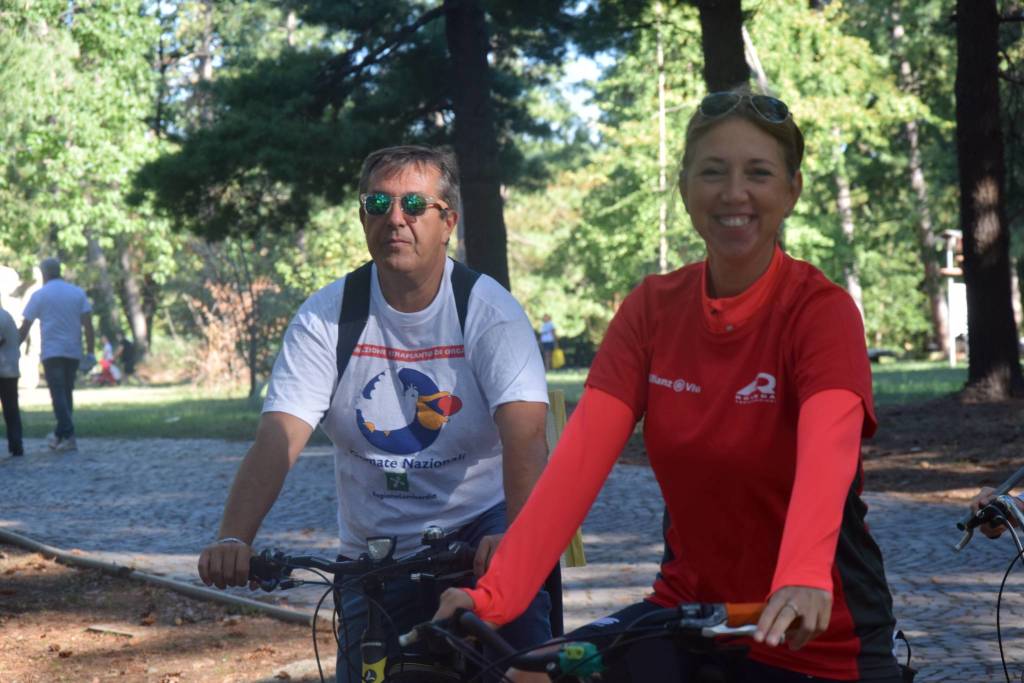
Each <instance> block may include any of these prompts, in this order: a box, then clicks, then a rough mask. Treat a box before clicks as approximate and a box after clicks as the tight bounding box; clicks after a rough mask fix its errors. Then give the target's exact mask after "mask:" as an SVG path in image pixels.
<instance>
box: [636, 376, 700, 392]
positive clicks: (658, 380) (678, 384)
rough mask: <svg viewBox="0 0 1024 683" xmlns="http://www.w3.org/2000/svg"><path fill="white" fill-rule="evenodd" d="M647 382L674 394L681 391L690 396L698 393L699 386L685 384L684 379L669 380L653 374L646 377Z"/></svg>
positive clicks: (689, 383)
mask: <svg viewBox="0 0 1024 683" xmlns="http://www.w3.org/2000/svg"><path fill="white" fill-rule="evenodd" d="M647 381H648V382H650V383H651V384H657V385H658V386H659V387H667V388H669V389H671V390H672V391H674V392H676V393H680V392H683V391H689V392H690V393H691V394H699V393H700V385H699V384H693V383H692V382H687V381H686V380H684V379H677V380H671V379H666V378H664V377H658V376H657V375H655V374H654V373H653V372H652V373H651V374H649V375H648V376H647Z"/></svg>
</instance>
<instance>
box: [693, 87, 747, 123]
mask: <svg viewBox="0 0 1024 683" xmlns="http://www.w3.org/2000/svg"><path fill="white" fill-rule="evenodd" d="M739 101H740V95H737V94H736V93H731V92H716V93H711V94H710V95H708V96H707V97H705V98H704V99H703V100H701V101H700V111H701V113H702V114H704V116H707V117H710V118H715V117H716V116H723V115H725V114H728V113H729V112H731V111H732V110H733V109H735V108H736V105H737V104H739Z"/></svg>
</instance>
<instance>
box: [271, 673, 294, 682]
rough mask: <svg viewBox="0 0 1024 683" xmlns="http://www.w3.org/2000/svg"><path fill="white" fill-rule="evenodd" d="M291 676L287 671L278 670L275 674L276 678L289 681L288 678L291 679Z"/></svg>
mask: <svg viewBox="0 0 1024 683" xmlns="http://www.w3.org/2000/svg"><path fill="white" fill-rule="evenodd" d="M291 677H292V675H291V674H290V673H288V672H287V671H278V672H277V673H276V674H274V678H278V679H280V680H282V681H287V680H289V679H291Z"/></svg>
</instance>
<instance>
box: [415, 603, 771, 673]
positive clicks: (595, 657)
mask: <svg viewBox="0 0 1024 683" xmlns="http://www.w3.org/2000/svg"><path fill="white" fill-rule="evenodd" d="M764 607H765V603H763V602H759V603H689V604H683V605H679V606H678V607H669V608H665V609H661V610H656V611H654V612H650V613H648V614H646V615H644V616H643V617H642V619H641V620H639V622H638V623H635V624H633V625H630V627H629V628H627V629H626V631H625V633H624V635H626V636H628V635H630V632H631V631H633V632H634V634H635V635H641V634H643V635H648V634H650V633H651V632H652V631H659V630H660V631H664V633H665V635H673V634H680V635H686V636H689V637H691V638H718V637H722V636H734V637H738V636H752V635H754V631H755V630H756V628H757V627H756V624H757V621H758V619H759V618H760V617H761V612H762V611H763V610H764ZM435 631H442V632H449V633H450V634H451V635H453V636H456V637H458V636H463V635H469V636H473V637H475V638H477V639H479V640H480V641H482V642H483V643H485V644H486V645H489V646H490V647H491V648H493V649H494V651H495V652H497V653H498V654H499V658H500V660H501V661H503V662H505V663H507V665H508V666H511V667H515V668H516V669H520V670H522V671H534V672H543V673H547V674H549V675H551V677H552V678H555V677H556V676H559V675H569V676H583V677H586V676H590V675H593V674H594V673H598V672H599V671H600V670H601V668H602V667H603V665H602V663H601V659H600V653H599V652H598V650H597V646H596V645H594V644H593V643H590V642H587V641H576V642H572V641H570V642H561V643H557V646H558V647H557V649H552V650H549V651H546V652H532V653H530V652H527V653H516V652H515V651H514V650H513V648H512V646H511V645H509V644H508V642H507V641H505V639H504V638H502V637H501V635H500V634H498V632H497V631H495V630H494V629H493V628H491V627H490V626H488V625H487V624H486V623H484V622H483V621H482V620H481V619H480V618H479V617H478V616H476V615H475V614H473V612H470V611H468V610H464V609H458V610H456V612H455V614H454V615H453V616H452V617H451V618H450V619H443V620H441V621H438V622H427V623H424V624H419V625H418V626H415V627H414V628H413V629H412V630H411V631H410V632H409V633H406V634H404V635H402V636H399V639H398V642H399V644H400V645H401V646H402V647H407V646H409V645H412V644H413V643H415V642H417V641H419V640H420V639H421V638H422V637H425V636H426V635H427V634H429V633H431V632H435ZM537 647H538V648H545V647H548V646H545V645H538V646H537ZM551 647H553V646H551ZM595 667H597V668H595Z"/></svg>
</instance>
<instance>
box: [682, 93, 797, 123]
mask: <svg viewBox="0 0 1024 683" xmlns="http://www.w3.org/2000/svg"><path fill="white" fill-rule="evenodd" d="M744 101H746V102H748V103H749V104H750V108H751V109H752V110H754V113H755V114H757V115H758V116H760V117H761V118H762V119H764V120H765V121H767V122H768V123H782V122H783V121H785V120H786V119H788V118H789V107H787V106H786V103H785V102H783V101H782V100H780V99H777V98H774V97H770V96H768V95H741V94H740V93H735V92H713V93H711V94H710V95H708V96H707V97H705V98H704V99H703V100H701V101H700V106H699V107H697V110H698V111H700V113H701V114H703V115H704V116H706V117H707V118H709V119H717V118H719V117H720V116H725V115H726V114H728V113H730V112H731V111H733V110H734V109H736V107H738V106H740V104H742V103H743V102H744Z"/></svg>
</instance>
